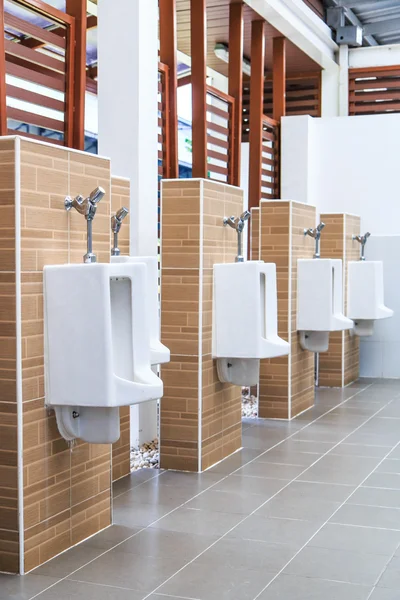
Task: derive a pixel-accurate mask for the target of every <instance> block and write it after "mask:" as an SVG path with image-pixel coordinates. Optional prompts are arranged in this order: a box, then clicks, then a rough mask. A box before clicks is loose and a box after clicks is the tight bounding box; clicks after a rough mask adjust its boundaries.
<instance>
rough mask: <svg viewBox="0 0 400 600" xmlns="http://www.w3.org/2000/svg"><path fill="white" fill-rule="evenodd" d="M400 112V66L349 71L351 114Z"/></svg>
mask: <svg viewBox="0 0 400 600" xmlns="http://www.w3.org/2000/svg"><path fill="white" fill-rule="evenodd" d="M392 112H400V66H398V67H381V68H379V67H377V68H371V69H351V70H350V71H349V114H350V115H352V116H354V115H372V114H384V113H392Z"/></svg>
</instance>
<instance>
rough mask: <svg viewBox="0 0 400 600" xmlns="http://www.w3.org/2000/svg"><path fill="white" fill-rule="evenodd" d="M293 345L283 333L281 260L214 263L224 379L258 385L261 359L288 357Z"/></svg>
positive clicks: (216, 346) (216, 342)
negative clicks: (278, 286)
mask: <svg viewBox="0 0 400 600" xmlns="http://www.w3.org/2000/svg"><path fill="white" fill-rule="evenodd" d="M289 348H290V346H289V344H288V342H285V341H284V340H283V339H281V338H280V337H279V336H278V327H277V291H276V266H275V264H272V263H263V262H262V261H249V262H238V263H235V264H217V265H214V295H213V356H214V358H216V359H217V368H218V377H219V379H220V380H221V381H223V382H228V383H233V384H235V385H242V386H245V385H246V386H249V385H256V384H258V381H259V374H260V359H264V358H274V357H276V356H284V355H286V354H289Z"/></svg>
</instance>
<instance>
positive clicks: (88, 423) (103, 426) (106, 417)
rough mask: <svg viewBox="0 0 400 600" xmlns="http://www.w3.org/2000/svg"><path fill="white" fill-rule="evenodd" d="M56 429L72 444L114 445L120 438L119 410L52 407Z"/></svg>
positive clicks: (86, 407) (114, 408)
mask: <svg viewBox="0 0 400 600" xmlns="http://www.w3.org/2000/svg"><path fill="white" fill-rule="evenodd" d="M52 408H54V412H55V414H56V420H57V427H58V430H59V432H60V433H61V435H62V437H63V438H64V439H65V440H67V441H69V442H72V441H73V440H75V439H81V440H83V441H84V442H88V443H89V444H114V443H115V442H116V441H118V440H119V436H120V418H119V408H118V407H113V408H103V407H91V406H54V407H52Z"/></svg>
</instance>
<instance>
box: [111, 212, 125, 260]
mask: <svg viewBox="0 0 400 600" xmlns="http://www.w3.org/2000/svg"><path fill="white" fill-rule="evenodd" d="M128 214H129V210H128V209H127V208H126V207H125V206H123V207H122V208H120V209H119V210H118V211H117V212H116V213H115V215H113V216H112V217H111V231H112V232H113V234H114V247H113V248H111V256H119V255H120V254H121V252H120V249H119V248H118V234H119V231H120V229H121V225H122V221H123V220H124V219H125V217H126V216H127V215H128Z"/></svg>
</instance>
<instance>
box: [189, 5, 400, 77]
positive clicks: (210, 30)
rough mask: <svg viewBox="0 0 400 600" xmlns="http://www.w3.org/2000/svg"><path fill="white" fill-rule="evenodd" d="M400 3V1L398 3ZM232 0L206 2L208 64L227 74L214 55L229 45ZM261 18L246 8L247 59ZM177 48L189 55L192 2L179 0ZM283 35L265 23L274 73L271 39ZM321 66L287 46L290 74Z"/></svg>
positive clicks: (269, 66)
mask: <svg viewBox="0 0 400 600" xmlns="http://www.w3.org/2000/svg"><path fill="white" fill-rule="evenodd" d="M399 1H400V0H399ZM229 4H230V0H207V45H208V47H207V65H208V66H209V67H210V68H212V69H214V70H215V71H217V72H219V73H222V74H223V75H228V65H227V64H226V63H225V62H223V61H222V60H221V59H219V58H217V57H216V56H215V54H214V48H215V45H216V44H217V43H224V44H226V45H228V44H229ZM259 18H260V17H259V16H258V15H257V13H255V12H254V11H253V10H252V9H251V8H250V7H249V6H245V7H244V23H245V25H244V56H245V57H246V58H249V59H250V55H251V51H250V49H251V22H252V21H253V20H256V19H259ZM177 29H178V49H179V50H180V51H181V52H184V53H185V54H189V55H190V0H177ZM280 35H281V34H280V33H279V31H277V30H276V29H274V27H272V26H271V25H269V24H268V23H267V24H266V52H265V55H266V56H265V66H266V70H267V71H271V70H272V38H274V37H278V36H280ZM320 70H321V67H320V66H319V65H317V63H315V62H314V61H313V60H311V59H310V58H309V57H308V56H307V55H306V54H304V52H302V51H301V50H300V49H299V48H297V47H296V46H295V45H294V44H292V43H291V42H288V43H287V71H288V73H292V72H303V71H307V72H310V71H320Z"/></svg>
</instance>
